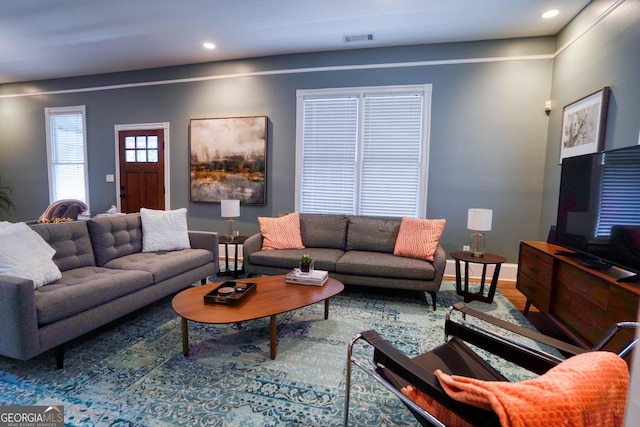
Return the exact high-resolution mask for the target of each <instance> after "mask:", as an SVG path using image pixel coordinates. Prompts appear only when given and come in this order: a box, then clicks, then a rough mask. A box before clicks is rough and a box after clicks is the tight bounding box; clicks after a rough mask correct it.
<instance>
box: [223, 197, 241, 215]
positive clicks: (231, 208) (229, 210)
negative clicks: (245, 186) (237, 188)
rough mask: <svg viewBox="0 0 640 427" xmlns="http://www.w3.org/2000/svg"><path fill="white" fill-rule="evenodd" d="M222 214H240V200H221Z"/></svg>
mask: <svg viewBox="0 0 640 427" xmlns="http://www.w3.org/2000/svg"><path fill="white" fill-rule="evenodd" d="M220 216H222V217H224V218H234V217H237V216H240V200H220Z"/></svg>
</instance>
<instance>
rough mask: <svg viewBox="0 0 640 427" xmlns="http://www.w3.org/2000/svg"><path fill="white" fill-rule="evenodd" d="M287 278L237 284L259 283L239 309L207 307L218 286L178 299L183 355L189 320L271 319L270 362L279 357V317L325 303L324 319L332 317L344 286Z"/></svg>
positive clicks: (200, 288) (186, 348)
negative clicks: (332, 306)
mask: <svg viewBox="0 0 640 427" xmlns="http://www.w3.org/2000/svg"><path fill="white" fill-rule="evenodd" d="M284 279H285V276H284V275H282V276H267V277H252V278H250V279H238V280H237V281H238V282H242V281H244V282H254V283H257V287H256V291H255V293H254V294H253V295H250V296H249V297H248V299H247V300H246V301H245V302H244V303H242V305H239V306H228V305H223V304H205V303H204V295H205V294H207V293H208V292H210V291H211V290H212V289H213V288H214V287H215V286H217V284H216V283H212V284H207V285H202V286H195V287H192V288H189V289H186V290H184V291H182V292H180V293H179V294H177V295H176V296H175V297H173V301H172V302H171V305H172V306H173V309H174V310H175V312H176V313H178V315H179V316H180V317H182V354H184V355H185V356H188V355H189V328H188V324H187V323H188V321H189V320H191V321H192V322H198V323H236V322H244V321H247V320H253V319H259V318H261V317H267V316H269V317H270V318H271V319H270V323H269V334H270V342H271V359H272V360H273V359H275V358H276V315H278V314H281V313H286V312H287V311H291V310H295V309H298V308H302V307H305V306H307V305H311V304H315V303H317V302H320V301H324V318H325V319H328V318H329V298H331V297H332V296H334V295H337V294H339V293H340V292H342V290H343V289H344V285H343V284H342V283H341V282H339V281H337V280H335V279H331V278H329V280H327V282H326V283H325V284H324V285H323V286H306V285H297V284H291V283H286V282H285V280H284Z"/></svg>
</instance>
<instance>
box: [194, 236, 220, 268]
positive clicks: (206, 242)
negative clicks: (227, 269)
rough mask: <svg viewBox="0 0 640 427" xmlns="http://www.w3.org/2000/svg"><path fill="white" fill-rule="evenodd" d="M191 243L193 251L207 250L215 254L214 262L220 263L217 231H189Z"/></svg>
mask: <svg viewBox="0 0 640 427" xmlns="http://www.w3.org/2000/svg"><path fill="white" fill-rule="evenodd" d="M189 243H191V248H192V249H206V250H208V251H211V252H213V255H214V257H215V258H214V260H215V261H216V262H218V258H219V257H218V255H219V253H218V233H217V232H215V231H195V230H189Z"/></svg>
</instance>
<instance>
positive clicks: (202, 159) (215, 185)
mask: <svg viewBox="0 0 640 427" xmlns="http://www.w3.org/2000/svg"><path fill="white" fill-rule="evenodd" d="M189 128H190V141H189V162H190V175H191V183H190V186H191V190H190V191H191V192H190V198H191V201H192V202H208V203H219V202H220V201H221V200H225V199H238V200H240V202H241V203H242V204H245V205H264V204H266V200H267V199H266V196H267V117H266V116H256V117H231V118H218V119H192V120H191V121H190V126H189Z"/></svg>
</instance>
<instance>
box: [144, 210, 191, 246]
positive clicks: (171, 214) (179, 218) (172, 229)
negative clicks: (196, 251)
mask: <svg viewBox="0 0 640 427" xmlns="http://www.w3.org/2000/svg"><path fill="white" fill-rule="evenodd" d="M140 218H141V220H142V252H156V251H175V250H180V249H189V248H191V243H189V232H188V231H187V209H186V208H180V209H176V210H172V211H158V210H154V209H146V208H142V209H140Z"/></svg>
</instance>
